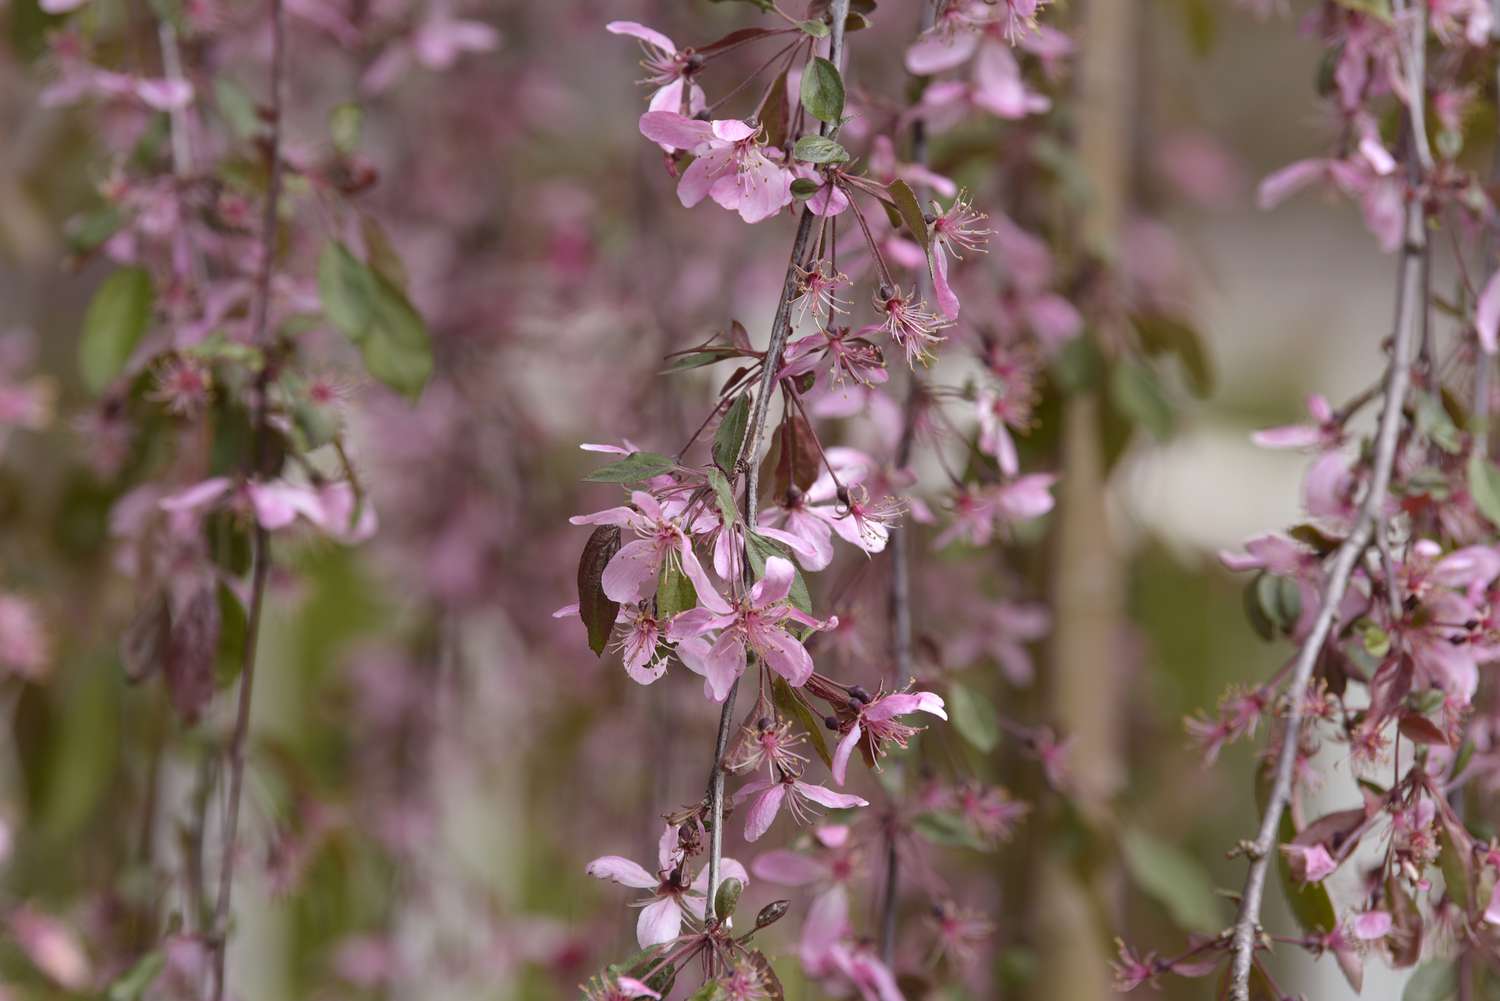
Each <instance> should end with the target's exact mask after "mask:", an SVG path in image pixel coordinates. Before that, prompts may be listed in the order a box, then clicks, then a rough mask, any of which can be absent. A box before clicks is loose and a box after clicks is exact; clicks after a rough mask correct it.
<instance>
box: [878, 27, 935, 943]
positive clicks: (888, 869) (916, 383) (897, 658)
mask: <svg viewBox="0 0 1500 1001" xmlns="http://www.w3.org/2000/svg"><path fill="white" fill-rule="evenodd" d="M939 3H941V0H924V2H923V4H922V10H921V12H920V13H919V14H918V15H917V35H918V37H920V36H921V35H923V34H924V33H926V32H927V31H928V30H929V29H931V27H932V26H933V24H934V23H935V22H936V21H937V11H938V5H939ZM911 161H912V163H917V164H925V163H926V162H927V129H926V127H925V126H924V124H923V122H922V120H921V119H920V118H918V119H917V120H916V121H914V122H912V126H911ZM923 193H924V194H925V191H924V192H923ZM917 200H918V202H919V203H920V201H921V195H920V194H919V196H918V199H917ZM918 282H919V284H921V285H923V286H925V285H926V284H927V282H928V278H927V276H926V275H925V274H923V275H921V277H919V278H918ZM921 291H922V294H923V295H924V296H925V295H926V289H925V288H923V289H922V290H921ZM921 392H922V384H921V380H920V379H919V378H918V376H917V374H916V372H915V371H913V372H911V373H909V374H908V376H907V385H906V405H905V406H904V407H903V408H902V419H901V440H900V442H899V443H898V444H897V446H896V468H897V469H903V468H905V467H906V465H907V464H908V463H909V462H910V461H911V447H912V439H913V438H914V437H915V431H916V417H917V412H916V408H917V399H918V397H919V396H920V395H921ZM886 549H887V550H889V552H890V554H891V582H890V595H889V599H888V602H887V607H888V609H889V610H890V617H891V665H892V669H893V674H894V678H893V680H894V682H895V683H896V684H897V685H898V686H899V685H901V684H904V683H905V682H906V680H907V679H908V678H910V677H911V674H912V668H911V561H910V559H909V556H910V554H909V553H908V552H907V549H906V531H905V529H904V528H903V527H902V526H900V525H892V526H891V531H890V537H889V539H888V541H887V542H886ZM896 835H897V830H896V822H895V818H894V817H892V819H891V823H890V829H889V830H888V831H886V843H885V898H884V900H883V901H882V903H881V915H880V958H881V960H882V961H883V962H884V963H885V965H886V966H890V965H891V963H892V962H893V960H894V959H895V955H896V903H897V892H898V889H899V886H900V879H901V858H900V855H899V854H898V853H897V850H896V847H897V846H896Z"/></svg>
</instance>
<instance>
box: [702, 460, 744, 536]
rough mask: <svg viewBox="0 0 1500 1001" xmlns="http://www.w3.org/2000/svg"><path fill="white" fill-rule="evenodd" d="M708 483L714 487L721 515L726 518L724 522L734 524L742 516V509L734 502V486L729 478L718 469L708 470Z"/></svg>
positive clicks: (715, 498)
mask: <svg viewBox="0 0 1500 1001" xmlns="http://www.w3.org/2000/svg"><path fill="white" fill-rule="evenodd" d="M708 485H709V486H711V487H713V488H714V500H715V501H717V502H718V505H719V517H721V518H723V519H724V524H726V525H732V524H734V523H735V522H736V521H739V518H740V509H739V507H738V506H737V505H736V504H735V503H734V488H733V487H731V486H730V485H729V480H727V479H725V477H724V474H723V473H721V472H719V471H718V470H717V469H710V470H709V471H708Z"/></svg>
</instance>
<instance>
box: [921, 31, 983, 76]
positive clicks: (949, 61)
mask: <svg viewBox="0 0 1500 1001" xmlns="http://www.w3.org/2000/svg"><path fill="white" fill-rule="evenodd" d="M978 44H979V36H978V35H976V34H975V33H974V32H970V31H961V32H939V31H933V32H929V33H927V34H925V35H923V36H922V37H921V38H919V39H917V40H916V41H915V42H913V43H912V45H911V46H910V47H909V48H907V50H906V69H907V71H908V72H909V73H912V74H913V75H915V76H931V75H932V74H934V73H941V72H943V71H944V70H951V69H952V68H953V67H955V66H958V65H961V64H962V63H964V62H967V61H968V59H969V57H970V56H972V55H973V54H974V49H975V48H976V47H977V46H978Z"/></svg>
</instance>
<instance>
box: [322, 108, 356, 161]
mask: <svg viewBox="0 0 1500 1001" xmlns="http://www.w3.org/2000/svg"><path fill="white" fill-rule="evenodd" d="M364 123H365V113H364V109H362V108H361V107H360V106H359V105H357V104H351V103H348V102H346V103H344V104H339V105H335V106H334V108H333V110H332V111H330V112H329V113H328V134H329V135H330V136H331V137H332V138H333V148H334V149H336V150H338V151H339V152H340V153H342V154H343V155H344V156H349V155H350V154H352V153H353V152H354V151H355V150H357V149H359V138H360V134H361V133H362V132H363V131H364Z"/></svg>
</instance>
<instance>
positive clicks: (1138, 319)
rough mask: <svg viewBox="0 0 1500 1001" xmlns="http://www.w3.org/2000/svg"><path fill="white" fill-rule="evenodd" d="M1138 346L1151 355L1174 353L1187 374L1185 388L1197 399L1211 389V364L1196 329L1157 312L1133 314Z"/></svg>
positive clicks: (1212, 377)
mask: <svg viewBox="0 0 1500 1001" xmlns="http://www.w3.org/2000/svg"><path fill="white" fill-rule="evenodd" d="M1132 320H1133V322H1134V324H1135V329H1136V332H1137V333H1138V334H1139V335H1140V338H1141V346H1142V347H1144V348H1145V349H1146V351H1147V352H1149V353H1150V354H1153V355H1158V354H1171V355H1176V356H1177V360H1178V361H1179V362H1180V363H1181V364H1182V370H1183V373H1184V374H1185V375H1186V376H1187V386H1188V389H1189V390H1191V391H1192V394H1193V395H1194V396H1196V397H1198V398H1199V399H1202V398H1203V397H1205V396H1208V395H1209V394H1210V393H1212V392H1213V388H1214V371H1213V364H1212V363H1211V362H1210V361H1209V358H1208V351H1207V349H1205V348H1204V346H1203V338H1202V336H1201V335H1200V334H1199V333H1198V331H1197V330H1195V329H1193V328H1192V327H1191V326H1189V325H1188V324H1186V323H1184V322H1182V321H1181V320H1179V319H1176V318H1174V317H1171V316H1164V315H1162V314H1160V313H1147V314H1138V315H1136V316H1134V317H1132Z"/></svg>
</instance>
